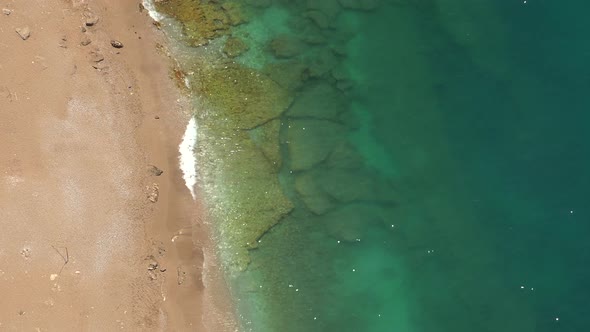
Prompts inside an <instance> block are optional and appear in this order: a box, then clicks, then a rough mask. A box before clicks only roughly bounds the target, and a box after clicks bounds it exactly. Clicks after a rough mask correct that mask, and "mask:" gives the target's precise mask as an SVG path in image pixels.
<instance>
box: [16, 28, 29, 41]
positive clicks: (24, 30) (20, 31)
mask: <svg viewBox="0 0 590 332" xmlns="http://www.w3.org/2000/svg"><path fill="white" fill-rule="evenodd" d="M15 31H16V33H18V35H19V36H20V37H21V38H22V40H27V39H29V37H30V36H31V30H30V29H29V27H23V28H16V29H15Z"/></svg>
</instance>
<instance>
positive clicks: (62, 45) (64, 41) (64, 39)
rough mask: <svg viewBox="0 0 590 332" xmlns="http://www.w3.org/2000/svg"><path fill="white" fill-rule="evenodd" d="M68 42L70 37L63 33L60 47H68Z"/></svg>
mask: <svg viewBox="0 0 590 332" xmlns="http://www.w3.org/2000/svg"><path fill="white" fill-rule="evenodd" d="M67 42H68V37H67V36H65V35H63V36H62V37H61V39H60V40H59V47H61V48H68V44H67Z"/></svg>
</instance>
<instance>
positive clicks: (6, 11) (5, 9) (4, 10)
mask: <svg viewBox="0 0 590 332" xmlns="http://www.w3.org/2000/svg"><path fill="white" fill-rule="evenodd" d="M11 13H12V10H10V9H8V8H2V14H4V15H6V16H8V15H10V14H11Z"/></svg>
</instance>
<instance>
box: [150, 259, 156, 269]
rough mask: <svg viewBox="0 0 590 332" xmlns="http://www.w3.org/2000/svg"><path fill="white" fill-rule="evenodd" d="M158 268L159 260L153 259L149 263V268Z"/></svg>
mask: <svg viewBox="0 0 590 332" xmlns="http://www.w3.org/2000/svg"><path fill="white" fill-rule="evenodd" d="M157 268H158V262H156V261H155V260H152V261H151V262H150V263H149V264H148V270H155V269H157Z"/></svg>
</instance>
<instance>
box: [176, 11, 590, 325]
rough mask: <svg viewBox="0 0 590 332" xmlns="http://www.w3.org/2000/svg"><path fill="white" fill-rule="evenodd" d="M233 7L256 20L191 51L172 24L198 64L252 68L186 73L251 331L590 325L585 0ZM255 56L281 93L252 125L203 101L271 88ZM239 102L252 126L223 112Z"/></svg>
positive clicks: (219, 221)
mask: <svg viewBox="0 0 590 332" xmlns="http://www.w3.org/2000/svg"><path fill="white" fill-rule="evenodd" d="M170 1H171V2H173V1H172V0H170ZM177 2H183V1H177ZM226 3H229V2H226ZM234 3H235V2H234ZM184 5H185V6H186V7H183V8H184V10H186V9H187V8H191V7H190V6H193V7H192V8H195V6H201V4H199V2H198V1H192V2H191V1H184ZM239 5H241V6H242V7H243V8H245V9H244V10H245V11H247V12H248V19H247V20H246V21H244V22H239V23H237V22H234V23H235V24H233V23H232V24H229V25H231V26H228V27H224V29H227V31H228V32H227V33H225V32H224V33H218V32H216V33H217V34H213V35H210V36H209V38H210V39H211V40H212V41H211V42H210V43H209V44H208V46H197V44H199V43H196V42H194V40H196V39H195V38H193V39H192V45H191V46H190V47H188V49H187V46H186V44H187V43H189V44H190V43H191V41H188V42H187V40H186V38H184V37H186V36H185V35H186V34H187V33H188V32H187V31H188V30H187V29H186V26H187V24H186V22H185V23H184V24H185V25H184V28H185V29H184V30H182V28H178V27H176V28H171V30H174V29H176V30H175V31H176V32H177V35H176V37H177V41H176V42H177V43H180V44H181V43H185V46H184V48H183V49H182V51H179V52H180V53H182V54H183V56H184V58H185V60H184V62H183V61H180V63H181V67H182V66H183V64H182V63H184V66H185V67H183V68H184V71H185V72H186V73H189V75H188V76H190V77H189V79H191V80H199V78H198V77H196V76H198V75H199V74H201V75H209V76H208V77H212V76H211V75H213V74H210V72H209V71H207V72H206V73H205V72H199V71H198V70H195V69H194V68H193V70H192V71H191V70H190V69H189V68H187V67H186V66H187V65H186V64H187V63H190V62H191V61H190V60H186V59H187V58H188V59H190V58H191V56H192V57H194V58H197V57H205V58H207V56H210V55H207V54H208V53H207V52H213V51H211V49H214V48H215V45H217V44H219V45H222V44H223V43H224V42H227V39H228V38H230V37H235V38H239V39H240V40H241V41H242V42H243V43H244V44H246V45H248V46H247V47H241V51H237V53H239V55H237V56H236V55H235V54H233V55H232V56H229V55H228V54H229V53H228V52H219V53H215V52H213V53H215V54H218V57H219V58H223V59H225V60H223V61H226V62H222V63H226V64H229V66H232V64H233V65H236V66H239V68H241V69H235V70H234V71H232V72H231V73H230V74H228V77H229V76H231V75H234V76H232V77H231V79H229V78H228V81H227V82H229V83H226V84H225V85H223V84H221V88H220V90H213V89H211V90H208V89H207V88H203V85H201V86H200V88H194V86H193V88H192V93H194V94H195V100H196V102H195V105H196V106H195V112H196V115H195V116H196V118H197V122H198V124H199V128H200V129H199V132H200V133H201V132H202V134H201V135H206V136H207V137H209V140H207V139H206V138H204V139H203V140H199V141H198V142H200V143H199V144H201V145H203V144H205V145H206V144H209V145H208V146H201V147H200V148H199V149H200V150H199V151H200V152H199V153H200V154H199V157H198V158H197V163H198V164H199V163H201V162H203V158H207V156H210V159H211V160H210V161H209V164H206V163H205V162H203V164H199V165H200V166H199V167H201V169H200V170H199V172H200V179H199V181H200V183H201V185H202V186H203V187H205V188H206V190H204V191H205V194H206V195H209V196H210V198H209V199H210V201H211V202H213V203H215V206H221V207H223V208H218V209H217V210H215V211H213V212H212V214H213V215H214V217H215V218H214V220H215V227H217V229H218V233H217V239H218V241H219V243H220V248H219V249H220V251H221V252H222V255H221V257H222V259H223V260H224V262H225V263H226V264H227V266H228V278H229V280H230V283H231V285H232V291H233V294H234V296H235V297H236V301H237V303H238V310H239V312H240V315H241V319H242V323H243V325H244V330H247V331H262V332H267V331H285V332H288V331H367V332H370V331H400V332H445V331H449V332H451V331H452V332H462V331H469V332H473V331H491V332H512V331H514V332H529V331H531V332H532V331H539V332H545V331H568V332H569V331H572V332H577V331H590V318H589V317H590V304H588V296H589V295H590V264H589V262H590V244H589V238H590V204H589V197H590V131H589V130H588V127H589V125H590V93H589V91H590V65H589V63H590V41H589V38H588V36H589V35H590V20H588V19H587V9H590V5H589V4H588V3H587V2H582V1H569V2H566V1H549V0H527V1H522V0H520V1H517V0H476V1H474V0H382V1H372V0H364V1H361V0H359V1H356V0H341V1H336V0H316V1H295V0H294V1H286V0H285V1H280V0H275V1H271V0H269V1H264V0H259V1H254V0H250V1H241V2H239ZM224 10H226V9H224ZM226 11H227V12H229V11H228V10H226ZM220 22H221V21H220ZM181 30H182V31H181ZM197 30H199V28H198V27H197ZM217 31H219V30H217ZM224 31H225V30H224ZM171 35H174V34H173V33H171ZM183 36H184V37H183ZM228 36H229V37H228ZM207 47H208V48H209V51H203V49H205V48H207ZM221 47H222V46H220V48H221ZM180 48H182V47H180ZM191 49H192V50H191ZM238 49H240V47H238ZM191 52H194V53H191ZM207 59H209V58H207ZM225 66H226V65H225ZM225 66H224V65H220V66H218V67H217V68H218V69H213V70H228V69H227V67H225ZM273 66H275V67H273ZM231 68H233V67H231ZM231 68H230V69H231ZM243 68H246V70H245V71H244V72H248V73H250V74H251V75H262V76H264V77H268V78H269V79H270V80H271V81H272V82H277V84H278V85H279V86H280V87H281V89H284V90H285V91H287V92H288V95H289V96H290V97H289V98H291V99H289V101H288V102H286V103H284V105H286V106H279V105H283V103H282V102H279V101H281V100H282V99H280V98H277V99H276V100H277V102H276V104H275V105H277V106H276V107H277V108H278V107H283V108H284V109H280V110H279V111H278V112H277V114H275V115H274V116H272V117H268V119H267V118H265V120H264V121H259V122H251V123H250V122H249V124H248V125H240V124H239V122H240V121H242V119H245V118H246V115H243V114H241V113H240V114H238V113H235V114H234V113H231V112H230V113H223V116H218V115H219V114H218V113H215V111H214V109H215V108H222V107H223V105H222V104H223V103H220V102H219V101H216V102H212V103H207V102H206V101H203V100H206V99H207V98H216V97H215V96H214V95H220V94H221V92H220V91H223V94H224V98H226V99H228V100H229V99H231V98H233V97H232V96H231V94H232V91H234V90H235V91H238V90H239V96H240V98H246V99H244V100H245V101H244V103H245V102H246V100H248V99H247V98H260V96H259V94H260V91H261V90H260V89H262V90H264V89H270V88H268V86H269V85H268V84H270V83H268V84H267V83H264V84H262V83H260V84H262V85H261V86H262V88H260V89H258V88H256V89H254V88H252V89H245V88H244V89H242V88H240V87H239V84H240V83H238V82H237V81H236V82H234V83H235V85H232V84H234V83H231V82H232V80H234V79H237V80H240V76H239V75H238V74H239V73H242V71H241V70H242V69H243ZM277 68H279V69H278V70H277ZM192 72H196V74H194V76H191V75H192V74H191V73H192ZM203 73H205V74H203ZM236 73H237V74H236ZM236 75H237V76H236ZM262 76H261V77H262ZM256 77H259V76H256ZM201 82H203V84H205V86H206V84H209V86H211V85H212V84H213V83H211V82H213V81H211V80H209V81H207V80H201ZM207 82H209V83H207ZM214 82H217V81H214ZM265 82H266V81H265ZM252 84H254V83H252ZM256 84H258V83H256ZM187 86H189V85H187ZM195 86H196V85H195ZM189 88H190V86H189ZM264 91H266V90H264ZM269 91H270V90H269ZM272 91H275V90H272ZM281 91H282V90H281ZM207 93H209V97H207ZM225 93H227V94H228V95H229V96H225ZM236 93H237V92H236ZM273 93H275V92H273ZM199 94H201V95H199ZM277 94H278V92H277ZM212 96H213V97H212ZM285 98H287V97H285ZM197 101H198V102H197ZM232 105H233V106H232ZM235 105H238V104H236V103H233V104H231V105H230V106H231V107H236V106H235ZM261 105H263V106H264V105H267V104H261ZM261 107H262V106H261ZM205 108H207V109H208V111H207V112H205V111H203V109H205ZM248 112H254V111H252V110H250V111H248ZM228 114H229V115H228ZM232 116H233V117H235V121H236V123H238V124H237V125H235V128H239V129H231V128H230V129H228V127H225V125H224V126H221V125H220V124H219V123H221V122H219V121H220V120H214V119H220V118H223V119H225V120H224V121H229V122H231V121H234V120H232ZM228 118H229V119H230V120H227V119H228ZM248 119H250V118H248ZM216 121H217V122H216ZM248 121H249V120H248ZM223 123H225V122H223ZM232 123H233V122H232ZM270 123H275V124H276V126H275V127H273V128H274V131H273V130H271V129H268V130H267V128H270V127H268V126H267V124H270ZM201 128H204V129H203V130H201ZM219 128H221V129H219ZM232 128H233V127H232ZM232 130H234V131H232ZM221 131H223V132H224V134H223V135H222V136H223V137H222V136H219V137H217V136H215V135H216V134H215V133H216V132H221ZM244 131H246V132H248V133H249V136H248V135H245V136H243V137H242V136H240V135H242V134H241V133H242V132H244ZM232 132H236V133H238V132H239V134H228V133H232ZM224 135H225V136H224ZM211 137H215V138H214V139H212V138H211ZM228 137H232V138H228ZM223 140H226V141H227V142H232V143H231V144H229V143H228V144H219V142H220V141H223ZM232 140H233V141H232ZM249 140H251V141H252V142H254V143H252V144H250V143H248V142H250V141H249ZM208 142H209V143H208ZM211 142H216V143H215V144H213V143H211ZM227 145H231V146H232V148H231V150H228V149H229V148H228V147H227ZM256 147H259V148H260V149H261V151H262V154H260V151H259V152H258V153H259V154H260V155H264V157H265V158H266V159H265V160H271V161H272V163H271V164H272V165H273V167H275V168H272V167H270V166H269V167H266V166H264V165H263V164H264V162H261V161H260V160H262V159H256V158H254V157H252V156H253V155H254V152H252V153H249V152H248V151H254V150H255V149H256ZM234 148H235V150H234ZM224 149H225V150H224ZM215 151H217V152H215ZM235 151H238V152H235ZM240 151H241V152H240ZM244 151H245V152H244ZM256 151H258V150H256ZM273 151H274V152H273ZM214 152H215V153H214ZM273 153H274V154H273ZM211 156H214V157H211ZM207 165H208V166H207ZM220 165H221V166H220ZM207 167H209V168H212V169H213V168H214V169H215V171H207V170H206V169H207ZM203 169H205V170H203ZM261 169H262V170H263V171H261ZM273 169H274V170H273ZM232 170H235V171H232ZM228 174H234V175H228ZM236 174H237V175H236ZM246 184H247V185H246ZM241 186H247V187H248V188H249V189H248V191H247V195H246V194H244V195H238V194H236V192H239V191H240V190H242V189H240V188H242V187H241ZM221 187H223V188H225V189H223V190H222V189H219V188H221ZM207 188H209V189H208V190H207ZM228 188H230V189H228ZM268 188H271V189H268ZM277 188H278V189H277ZM234 189H235V190H234ZM242 191H243V190H242ZM260 192H266V193H267V194H268V192H272V194H268V195H267V196H264V197H263V198H260V197H259V196H257V193H260ZM279 193H280V194H279ZM279 196H280V198H279ZM211 197H215V198H214V199H213V198H211ZM249 200H251V201H252V200H253V201H254V202H253V203H251V204H250V203H244V202H246V201H249ZM261 202H263V203H261ZM275 202H278V203H275ZM248 204H249V205H248ZM265 204H266V205H265ZM256 206H261V208H260V209H258V210H257V209H256ZM262 206H264V207H262ZM276 206H281V208H280V209H279V208H276V209H275V207H276ZM237 207H239V208H237ZM273 209H275V210H273ZM236 211H237V212H236ZM269 211H270V212H269ZM273 218H274V219H273ZM230 220H231V221H230ZM260 220H269V221H268V222H266V221H265V222H264V223H263V222H261V223H260V224H257V223H258V222H259V221H260ZM233 221H236V222H233ZM238 221H239V222H238ZM249 225H260V227H259V228H256V230H257V231H258V232H259V233H256V232H255V231H254V230H252V229H253V227H254V226H252V227H250V226H249ZM257 227H258V226H257ZM249 232H250V233H249ZM245 233H248V234H247V236H246V235H244V234H245ZM243 239H254V240H255V241H256V242H257V243H256V244H255V245H253V244H252V243H251V242H254V241H250V242H248V243H247V245H246V244H244V245H236V244H235V243H237V242H236V241H238V242H239V241H240V240H243ZM244 241H245V240H244ZM230 242H231V243H230ZM232 243H233V244H232ZM236 248H237V249H236ZM234 251H235V255H237V256H239V257H240V260H237V259H235V257H234V256H232V255H234ZM224 252H225V254H224ZM229 252H231V255H230V254H228V253H229ZM245 257H247V258H245ZM234 259H235V261H233V260H234ZM231 266H237V267H236V268H235V269H232V268H231Z"/></svg>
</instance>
